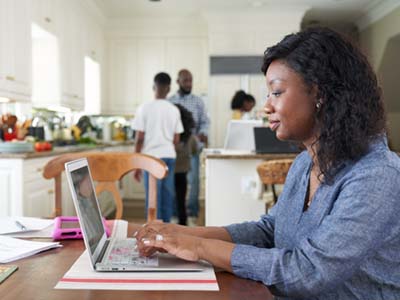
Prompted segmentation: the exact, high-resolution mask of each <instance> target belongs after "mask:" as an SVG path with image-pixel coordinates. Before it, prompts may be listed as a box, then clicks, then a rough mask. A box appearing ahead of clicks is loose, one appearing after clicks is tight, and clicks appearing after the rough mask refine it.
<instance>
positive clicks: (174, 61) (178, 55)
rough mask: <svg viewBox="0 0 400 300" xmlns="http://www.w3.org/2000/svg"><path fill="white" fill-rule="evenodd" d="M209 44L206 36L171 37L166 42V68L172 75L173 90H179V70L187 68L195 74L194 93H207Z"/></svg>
mask: <svg viewBox="0 0 400 300" xmlns="http://www.w3.org/2000/svg"><path fill="white" fill-rule="evenodd" d="M208 59H209V58H208V45H207V40H206V39H205V38H204V39H203V38H169V39H168V40H167V42H166V70H167V72H168V73H169V75H170V76H171V77H172V85H171V92H173V93H175V92H176V91H177V90H178V85H177V83H176V79H177V75H178V72H179V70H181V69H183V68H185V69H188V70H190V72H192V74H193V93H194V94H196V95H201V94H207V90H208V74H209V62H208Z"/></svg>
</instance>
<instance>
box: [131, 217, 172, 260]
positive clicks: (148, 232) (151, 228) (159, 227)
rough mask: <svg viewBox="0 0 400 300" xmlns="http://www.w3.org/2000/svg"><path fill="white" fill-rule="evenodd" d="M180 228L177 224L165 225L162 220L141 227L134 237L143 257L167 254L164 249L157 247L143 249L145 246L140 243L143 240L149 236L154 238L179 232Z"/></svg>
mask: <svg viewBox="0 0 400 300" xmlns="http://www.w3.org/2000/svg"><path fill="white" fill-rule="evenodd" d="M178 231H179V226H177V225H176V224H170V223H163V222H162V221H161V220H156V221H152V222H150V223H147V224H144V225H143V226H141V227H140V228H139V229H138V230H137V231H136V232H135V233H134V234H133V236H134V237H135V238H136V240H137V245H138V249H139V252H140V254H141V255H143V256H151V255H152V254H153V253H155V252H157V251H159V252H166V251H165V250H164V249H161V248H157V247H145V248H144V247H143V244H142V243H140V241H141V240H142V239H144V238H145V237H148V236H152V235H155V234H164V235H165V234H168V233H172V232H178Z"/></svg>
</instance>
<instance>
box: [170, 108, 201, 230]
mask: <svg viewBox="0 0 400 300" xmlns="http://www.w3.org/2000/svg"><path fill="white" fill-rule="evenodd" d="M175 105H176V107H178V109H179V112H180V115H181V120H182V125H183V130H184V131H183V132H182V133H181V135H180V140H179V143H178V144H176V145H175V150H176V163H175V199H176V210H177V214H178V224H180V225H186V221H187V214H186V191H187V173H188V171H189V170H190V157H191V156H192V155H193V154H194V153H196V152H197V150H198V149H197V141H196V138H195V137H194V136H193V134H192V130H193V128H194V120H193V116H192V113H191V112H190V111H188V110H187V109H186V108H184V107H183V106H182V105H180V104H175Z"/></svg>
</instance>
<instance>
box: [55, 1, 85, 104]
mask: <svg viewBox="0 0 400 300" xmlns="http://www.w3.org/2000/svg"><path fill="white" fill-rule="evenodd" d="M58 5H59V6H58V12H59V13H60V14H61V13H62V17H60V20H59V21H60V32H59V45H60V67H61V70H60V71H61V72H60V73H61V103H60V104H61V106H66V107H69V108H71V109H73V110H83V108H84V54H83V32H82V22H83V21H82V20H83V16H82V13H81V9H80V6H79V3H78V2H76V1H60V2H59V3H58Z"/></svg>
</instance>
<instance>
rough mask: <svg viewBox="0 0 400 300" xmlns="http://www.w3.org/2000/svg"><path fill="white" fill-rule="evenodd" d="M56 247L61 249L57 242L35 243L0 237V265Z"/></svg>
mask: <svg viewBox="0 0 400 300" xmlns="http://www.w3.org/2000/svg"><path fill="white" fill-rule="evenodd" d="M58 247H62V245H61V244H60V243H58V242H50V243H49V242H35V241H27V240H20V239H15V238H11V237H7V236H0V263H8V262H10V261H14V260H17V259H21V258H24V257H28V256H31V255H34V254H36V253H39V252H42V251H45V250H48V249H52V248H58Z"/></svg>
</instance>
